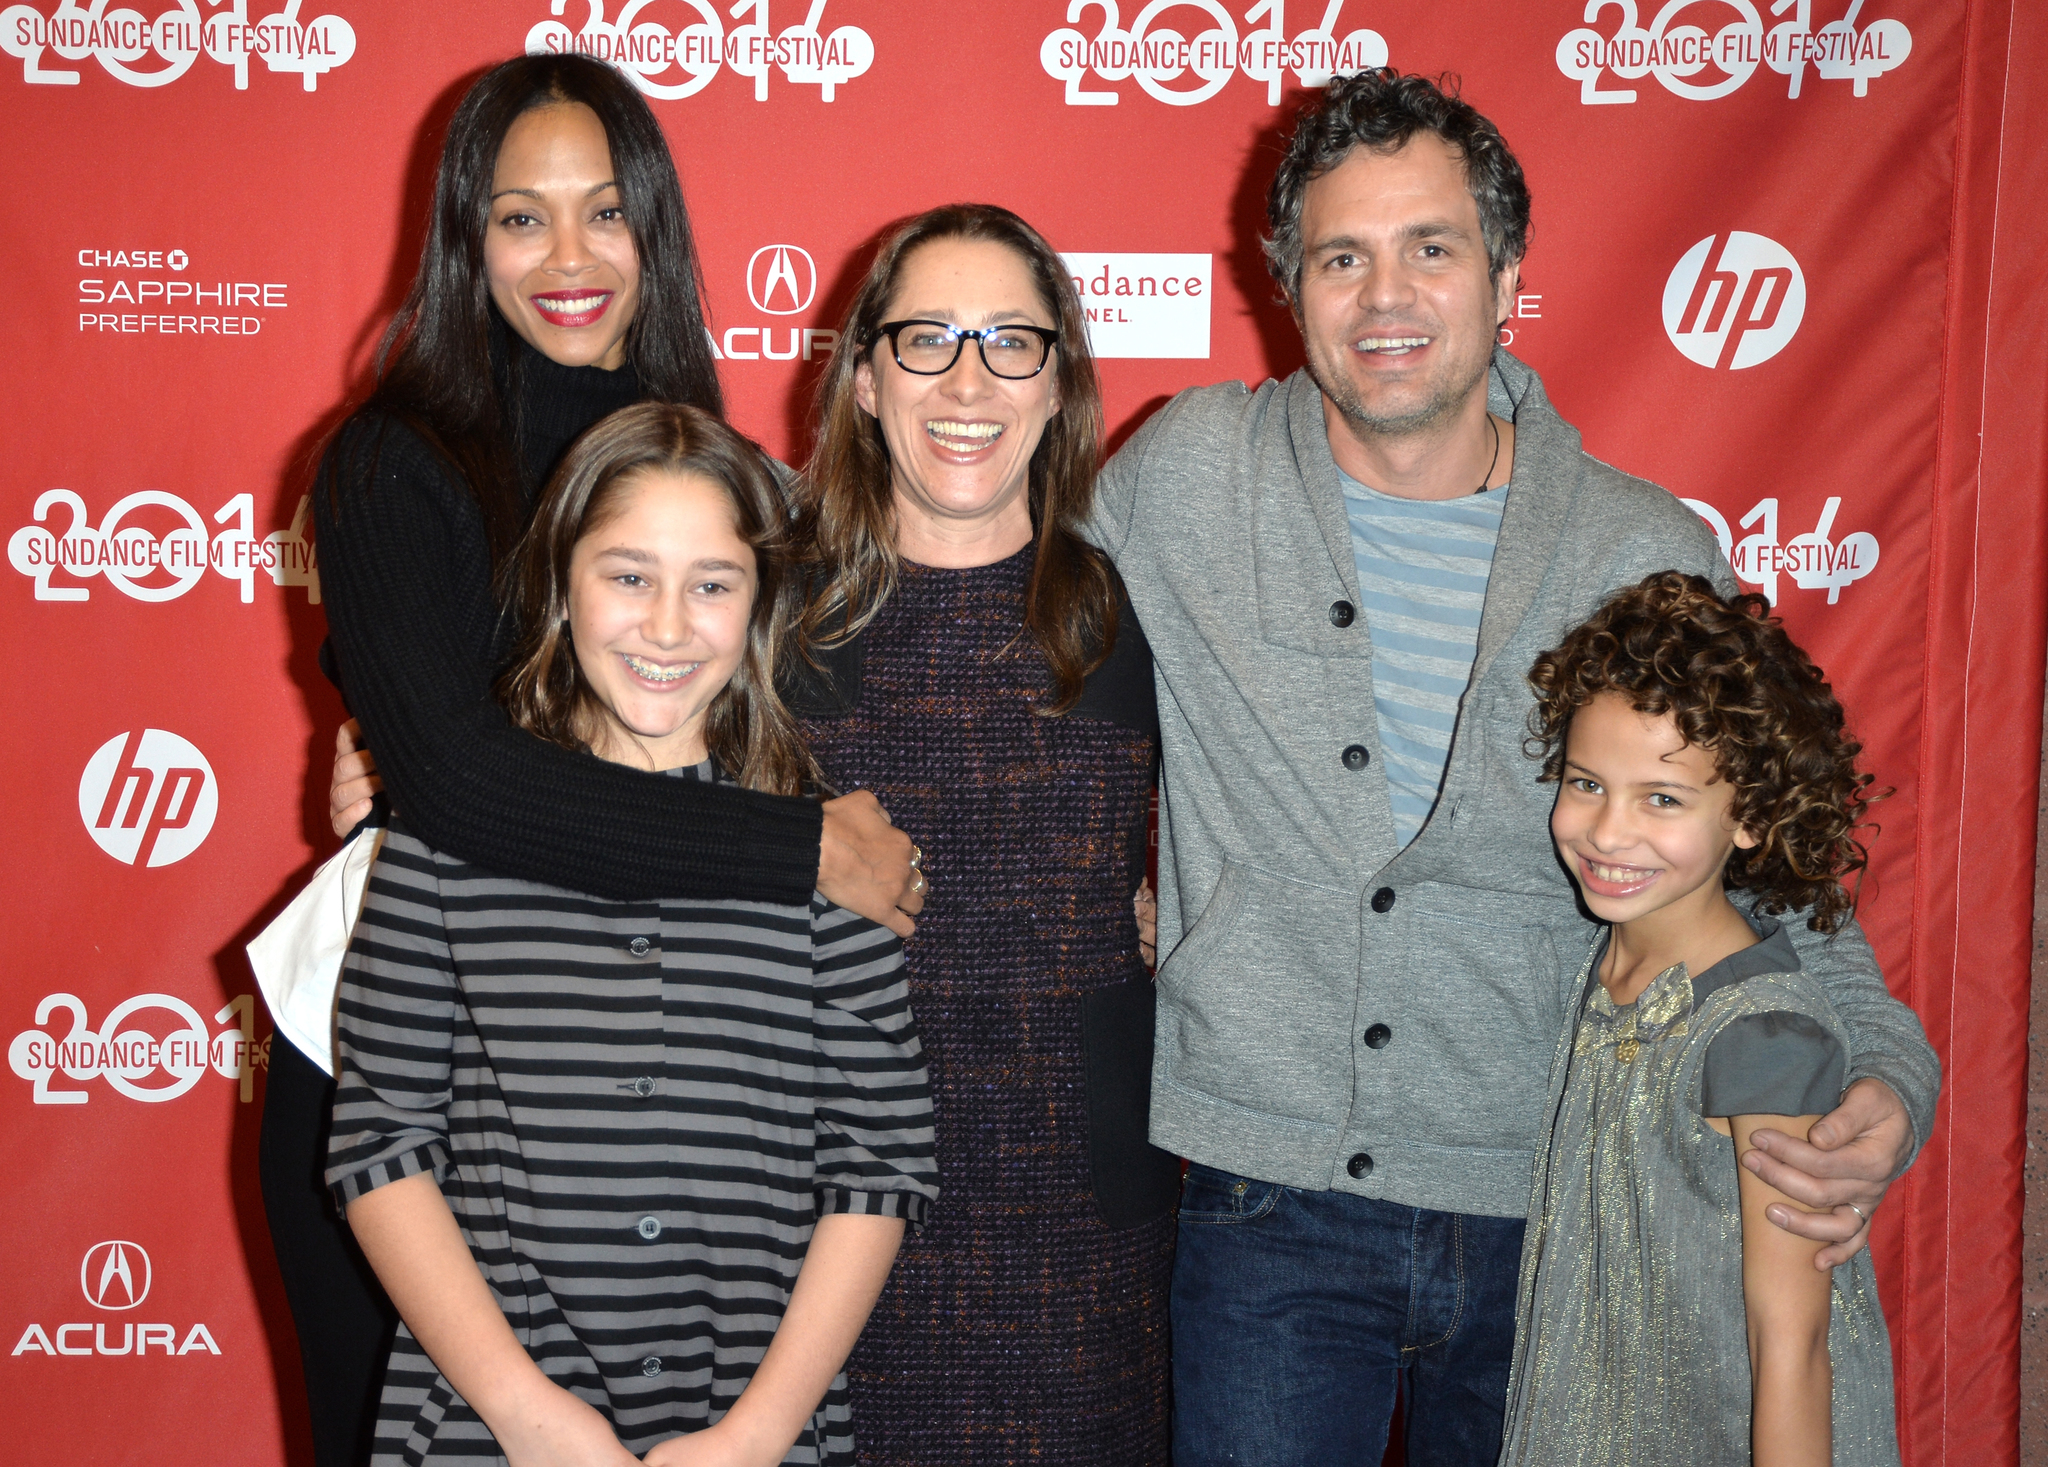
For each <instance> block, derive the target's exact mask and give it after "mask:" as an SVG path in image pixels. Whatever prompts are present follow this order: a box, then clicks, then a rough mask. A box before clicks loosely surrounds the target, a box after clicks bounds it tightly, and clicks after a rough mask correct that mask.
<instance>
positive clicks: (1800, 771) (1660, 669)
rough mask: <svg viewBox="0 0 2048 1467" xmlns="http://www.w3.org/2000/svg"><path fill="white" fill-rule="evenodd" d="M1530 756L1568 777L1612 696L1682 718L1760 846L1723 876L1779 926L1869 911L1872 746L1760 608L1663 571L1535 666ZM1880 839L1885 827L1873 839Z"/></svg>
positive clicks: (1825, 923)
mask: <svg viewBox="0 0 2048 1467" xmlns="http://www.w3.org/2000/svg"><path fill="white" fill-rule="evenodd" d="M1529 682H1530V684H1531V685H1532V686H1533V687H1534V688H1535V690H1536V708H1535V711H1534V712H1532V713H1531V714H1530V715H1529V730H1530V733H1531V735H1532V737H1531V738H1530V741H1529V742H1530V750H1529V752H1530V754H1531V755H1532V757H1540V758H1541V759H1542V760H1543V778H1544V779H1545V780H1548V781H1553V782H1554V781H1556V780H1558V779H1559V778H1561V777H1562V775H1563V770H1564V741H1565V734H1566V731H1567V730H1568V729H1569V728H1570V727H1571V721H1572V715H1573V714H1574V713H1576V712H1577V711H1578V710H1579V709H1581V708H1583V707H1585V706H1586V705H1587V704H1588V703H1590V702H1591V701H1592V700H1593V699H1594V698H1595V697H1597V696H1599V695H1600V694H1602V693H1619V694H1621V695H1622V696H1623V697H1625V698H1627V699H1628V700H1629V706H1630V707H1632V708H1634V709H1635V710H1636V711H1637V712H1638V713H1646V714H1649V715H1650V716H1652V717H1663V716H1665V715H1667V714H1668V715H1669V716H1670V717H1671V719H1672V720H1673V721H1674V722H1675V723H1676V725H1677V727H1678V732H1679V734H1680V735H1681V736H1683V738H1684V739H1685V741H1686V742H1687V743H1688V744H1691V745H1693V746H1694V747H1696V748H1700V749H1705V750H1707V751H1709V752H1711V753H1712V754H1713V756H1714V766H1715V769H1716V770H1717V771H1718V773H1719V774H1720V777H1721V778H1723V779H1725V780H1727V781H1728V782H1729V783H1730V784H1732V785H1733V786H1734V787H1735V800H1734V803H1733V805H1732V806H1731V807H1730V810H1729V813H1730V816H1731V817H1732V818H1733V819H1734V820H1735V822H1736V823H1737V824H1738V825H1739V826H1741V827H1742V828H1743V829H1745V830H1747V831H1748V832H1749V833H1750V834H1752V835H1754V836H1755V837H1756V838H1757V844H1756V846H1755V847H1754V848H1753V849H1751V850H1746V851H1745V850H1741V849H1739V848H1738V849H1737V850H1736V851H1735V852H1734V854H1733V855H1731V856H1730V857H1729V860H1728V867H1727V870H1726V872H1725V874H1724V876H1723V881H1724V883H1725V884H1726V885H1727V886H1728V887H1729V888H1731V889H1733V890H1738V891H1751V892H1754V893H1756V895H1757V897H1758V902H1757V910H1758V911H1760V912H1767V913H1778V912H1786V911H1804V910H1806V909H1807V908H1808V907H1811V908H1812V909H1813V915H1812V917H1811V918H1809V919H1808V922H1807V925H1808V926H1810V927H1812V928H1813V929H1814V930H1815V931H1816V932H1834V931H1836V930H1838V929H1839V928H1840V927H1841V925H1842V923H1843V922H1844V921H1846V920H1847V919H1848V918H1849V916H1850V915H1851V914H1852V913H1854V911H1855V910H1856V893H1855V892H1853V891H1851V889H1850V887H1849V882H1850V881H1851V880H1854V881H1855V882H1856V884H1857V886H1858V887H1860V886H1861V876H1862V873H1863V872H1864V870H1865V869H1866V868H1867V867H1868V865H1869V853H1868V852H1867V851H1866V850H1865V849H1864V846H1863V843H1862V842H1861V841H1860V840H1858V839H1857V838H1856V832H1857V830H1858V829H1859V827H1861V826H1862V825H1863V824H1864V823H1865V822H1864V820H1863V816H1864V814H1865V811H1866V807H1867V806H1868V805H1869V803H1870V801H1871V800H1873V799H1882V798H1884V796H1885V795H1886V794H1889V793H1890V791H1889V790H1886V791H1881V792H1879V793H1877V794H1868V793H1866V787H1867V786H1868V785H1869V784H1870V782H1871V776H1869V775H1868V774H1860V773H1858V772H1857V769H1856V756H1857V755H1858V754H1859V753H1861V752H1862V750H1863V746H1862V745H1861V744H1859V743H1858V742H1857V741H1856V740H1855V739H1853V738H1851V737H1850V736H1849V733H1848V730H1847V728H1846V727H1845V726H1844V719H1843V714H1842V705H1841V704H1840V703H1838V702H1837V701H1835V694H1834V690H1833V689H1832V688H1830V687H1829V686H1828V683H1827V680H1826V678H1825V677H1824V676H1823V675H1822V673H1821V670H1820V669H1819V668H1818V667H1816V666H1814V664H1813V660H1812V659H1811V658H1809V657H1808V656H1807V655H1806V654H1805V653H1804V652H1802V651H1801V650H1800V649H1799V647H1798V646H1797V645H1796V644H1795V643H1794V642H1793V641H1792V639H1791V638H1790V637H1789V636H1787V635H1786V634H1785V627H1784V624H1783V623H1782V622H1780V621H1779V620H1778V618H1776V617H1774V616H1772V615H1771V606H1770V602H1768V601H1766V600H1765V599H1764V598H1763V597H1761V596H1756V595H1746V596H1737V597H1735V598H1734V599H1733V600H1724V599H1723V598H1722V597H1721V596H1720V595H1718V594H1717V593H1716V592H1715V590H1714V588H1713V586H1712V585H1711V584H1709V583H1708V582H1707V581H1705V580H1703V579H1701V578H1700V577H1699V576H1688V575H1681V574H1680V573H1679V572H1677V571H1662V572H1660V573H1658V574H1656V575H1653V576H1648V577H1646V578H1644V579H1643V580H1642V581H1640V582H1638V583H1637V584H1635V585H1633V586H1630V587H1629V588H1628V589H1627V590H1624V591H1620V592H1617V593H1616V594H1615V595H1614V596H1613V597H1612V598H1610V599H1609V600H1608V602H1607V603H1606V605H1604V606H1602V607H1601V608H1600V609H1599V610H1598V611H1596V612H1595V613H1593V615H1592V617H1591V618H1590V619H1588V620H1587V621H1586V623H1585V624H1584V625H1583V626H1580V627H1579V628H1577V629H1576V630H1575V631H1573V632H1572V633H1571V634H1570V635H1569V636H1567V637H1566V638H1565V639H1564V644H1563V645H1562V646H1560V647H1558V648H1556V649H1555V650H1554V651H1550V652H1545V653H1544V654H1543V655H1542V656H1541V657H1538V658H1537V659H1536V665H1535V666H1534V667H1533V668H1531V669H1530V671H1529ZM1872 829H1873V831H1874V830H1875V827H1872Z"/></svg>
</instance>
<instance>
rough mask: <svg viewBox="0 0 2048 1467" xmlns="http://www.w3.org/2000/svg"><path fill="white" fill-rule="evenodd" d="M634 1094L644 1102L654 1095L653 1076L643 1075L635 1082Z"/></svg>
mask: <svg viewBox="0 0 2048 1467" xmlns="http://www.w3.org/2000/svg"><path fill="white" fill-rule="evenodd" d="M633 1093H634V1094H635V1095H637V1096H639V1097H640V1098H641V1099H642V1100H645V1099H646V1098H647V1097H648V1096H650V1095H652V1094H653V1093H654V1077H653V1076H652V1075H642V1076H641V1077H640V1078H639V1079H637V1080H635V1081H634V1082H633Z"/></svg>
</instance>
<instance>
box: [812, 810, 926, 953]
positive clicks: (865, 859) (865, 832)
mask: <svg viewBox="0 0 2048 1467" xmlns="http://www.w3.org/2000/svg"><path fill="white" fill-rule="evenodd" d="M913 856H917V857H918V860H920V861H921V860H922V856H921V855H919V853H918V850H917V847H916V846H914V845H912V844H911V842H910V837H909V836H907V835H905V834H904V833H903V832H902V831H900V830H898V829H897V828H896V827H895V826H893V825H891V824H890V823H889V812H888V811H887V810H884V809H883V808H882V802H881V801H880V800H878V799H876V798H875V796H874V792H873V791H872V790H855V791H854V792H853V793H852V794H850V795H841V796H840V797H839V798H838V799H836V800H827V801H825V833H824V835H823V837H822V838H821V839H820V840H819V843H818V890H819V891H821V892H823V893H824V894H825V900H826V901H828V902H832V903H834V904H836V905H838V906H842V907H844V908H846V910H847V911H849V912H858V913H859V914H860V915H861V916H863V917H865V918H867V919H868V920H869V921H870V922H878V923H880V924H881V925H882V926H884V927H886V928H888V929H889V930H890V931H891V932H893V933H895V934H896V935H897V936H898V937H908V936H910V934H911V933H913V932H915V931H917V924H916V923H915V922H913V921H911V920H910V919H911V918H912V917H915V916H916V915H917V914H918V913H919V912H921V911H923V910H924V894H925V889H926V881H925V875H924V873H923V872H922V871H919V870H916V869H914V865H913V861H912V857H913Z"/></svg>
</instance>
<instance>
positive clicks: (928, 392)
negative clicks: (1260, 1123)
mask: <svg viewBox="0 0 2048 1467" xmlns="http://www.w3.org/2000/svg"><path fill="white" fill-rule="evenodd" d="M841 340H842V341H843V342H844V343H846V347H845V348H844V349H842V350H841V351H840V352H839V353H837V354H836V355H835V357H834V360H833V363H832V367H831V369H830V371H829V372H828V374H827V376H826V378H825V380H824V382H823V383H822V384H821V387H820V393H819V412H818V444H817V451H816V455H815V457H814V458H813V459H812V461H811V464H810V467H809V468H808V470H807V471H806V473H805V475H804V478H803V481H802V484H801V487H800V490H799V499H800V504H801V526H800V528H801V531H802V536H803V539H804V540H805V542H806V544H807V547H808V557H809V560H810V563H811V567H812V571H811V597H810V605H809V609H808V614H807V619H806V632H807V634H808V638H809V640H810V643H811V646H812V649H813V656H814V658H815V660H816V662H817V664H818V666H817V671H816V675H815V677H814V678H813V679H812V681H813V684H814V685H813V686H812V687H810V688H809V689H808V690H805V691H802V692H800V693H799V694H798V695H797V698H796V700H795V701H796V702H797V705H798V707H799V708H800V710H802V711H804V712H805V713H806V715H807V716H806V719H805V726H806V732H807V733H808V735H809V737H810V739H811V743H812V748H813V750H814V751H815V753H816V755H817V758H818V762H819V764H820V765H821V766H822V768H823V769H824V771H825V774H826V776H827V778H828V779H830V780H831V781H832V782H833V783H834V785H835V786H836V787H837V788H839V789H841V790H847V789H855V788H864V789H871V790H873V791H874V792H875V794H876V795H878V796H879V797H880V798H881V801H882V803H883V805H884V806H885V807H887V809H888V810H889V811H890V813H891V814H892V815H893V816H894V817H895V819H896V821H897V822H898V823H899V824H900V825H902V826H903V827H904V828H906V829H909V830H914V831H916V832H918V840H919V841H920V842H921V843H922V847H923V849H922V851H921V853H920V857H919V859H920V860H921V863H922V870H923V871H924V872H925V873H928V874H929V878H930V888H931V889H930V893H929V896H928V898H927V902H926V906H925V909H924V916H923V920H922V923H921V925H920V927H919V929H918V934H917V936H916V937H915V938H914V939H913V940H912V941H911V942H910V943H909V944H908V947H907V955H908V964H909V972H910V985H911V1003H912V1011H913V1013H914V1014H915V1015H916V1018H917V1023H918V1027H919V1030H920V1032H921V1035H922V1038H923V1042H924V1047H925V1054H926V1058H927V1062H928V1064H929V1067H930V1073H931V1083H932V1091H933V1105H934V1110H935V1112H936V1118H937V1128H938V1159H939V1168H940V1175H941V1177H942V1179H943V1180H942V1185H943V1188H944V1201H943V1202H942V1203H940V1204H939V1205H938V1207H936V1208H935V1209H934V1211H933V1215H932V1219H931V1221H930V1223H929V1225H928V1226H927V1227H926V1229H925V1230H924V1233H923V1235H922V1236H921V1237H914V1238H911V1239H908V1240H906V1243H905V1245H904V1248H903V1250H902V1252H901V1254H900V1255H899V1257H898V1261H897V1264H896V1268H895V1271H894V1273H893V1274H892V1276H891V1277H890V1280H889V1283H888V1285H887V1286H886V1288H885V1290H884V1292H883V1295H882V1298H881V1302H880V1303H879V1304H878V1305H877V1306H876V1308H875V1311H874V1314H873V1315H872V1316H871V1318H870V1320H869V1324H868V1327H867V1331H866V1333H865V1334H864V1335H863V1336H862V1338H861V1341H860V1344H859V1345H858V1346H857V1347H856V1350H855V1354H854V1358H853V1360H852V1362H851V1364H850V1366H849V1377H850V1380H851V1382H852V1386H853V1397H854V1412H855V1419H856V1422H857V1423H858V1430H857V1437H858V1440H859V1443H860V1447H859V1450H860V1457H861V1460H862V1462H863V1463H867V1464H874V1467H882V1464H888V1467H895V1464H906V1463H944V1464H947V1467H961V1464H982V1463H989V1464H993V1463H1009V1462H1018V1461H1024V1460H1027V1459H1028V1460H1030V1461H1032V1462H1034V1463H1043V1464H1048V1467H1051V1464H1060V1463H1075V1464H1081V1463H1085V1464H1089V1467H1098V1464H1101V1463H1105V1462H1114V1463H1117V1464H1119V1467H1127V1464H1128V1467H1137V1464H1148V1463H1159V1464H1163V1463H1165V1461H1166V1460H1167V1441H1168V1437H1167V1411H1166V1405H1167V1402H1166V1386H1167V1285H1168V1280H1169V1275H1170V1272H1171V1262H1172V1249H1173V1230H1174V1218H1173V1203H1174V1199H1175V1195H1176V1193H1177V1191H1178V1180H1179V1168H1178V1164H1177V1163H1176V1162H1175V1161H1174V1160H1173V1159H1172V1158H1170V1157H1167V1156H1165V1155H1164V1154H1163V1153H1161V1152H1157V1151H1154V1150H1152V1149H1151V1148H1149V1147H1147V1146H1146V1145H1145V1143H1144V1139H1143V1138H1144V1123H1145V1116H1144V1111H1145V1103H1146V1088H1147V1087H1146V1081H1147V1071H1148V1070H1149V1062H1150V1048H1151V1029H1150V1017H1149V1016H1150V1009H1151V993H1150V981H1149V979H1148V978H1147V977H1146V975H1145V969H1144V966H1143V964H1142V962H1141V959H1140V957H1139V947H1138V931H1137V927H1136V924H1135V922H1134V920H1133V916H1132V905H1131V903H1132V894H1133V892H1134V890H1135V889H1136V888H1137V887H1138V885H1139V883H1140V881H1141V880H1142V878H1143V875H1144V866H1145V843H1146V808H1147V803H1148V800H1149V797H1150V794H1151V789H1152V782H1153V772H1154V764H1155V758H1156V750H1157V732H1158V716H1157V711H1156V707H1155V704H1154V701H1153V688H1152V671H1151V654H1150V651H1149V649H1148V648H1147V647H1146V645H1145V641H1144V634H1143V632H1142V631H1141V630H1140V629H1139V627H1138V624H1137V621H1136V618H1135V617H1134V616H1133V615H1132V613H1131V610H1130V606H1129V604H1128V602H1126V601H1124V600H1123V596H1122V586H1121V583H1120V582H1119V581H1118V579H1117V575H1116V572H1115V570H1114V569H1113V568H1112V567H1111V565H1110V563H1109V561H1108V560H1107V559H1106V558H1105V557H1104V556H1102V555H1101V554H1100V553H1099V552H1097V551H1095V550H1094V549H1092V548H1091V547H1089V546H1088V545H1087V544H1085V543H1084V542H1083V541H1082V539H1081V537H1080V535H1079V533H1078V527H1079V526H1080V525H1081V524H1082V523H1083V522H1084V521H1085V520H1086V518H1087V515H1088V511H1089V506H1090V503H1091V501H1092V497H1093V480H1094V475H1095V471H1096V468H1097V465H1098V463H1099V456H1100V452H1101V439H1102V407H1101V400H1100V396H1099V394H1098V391H1097V387H1096V380H1095V370H1094V365H1093V363H1092V361H1091V360H1090V358H1089V355H1088V344H1087V340H1086V336H1085V325H1084V322H1083V319H1082V315H1081V307H1080V301H1079V298H1078V297H1077V296H1076V294H1075V291H1074V287H1073V284H1072V282H1071V281H1070V280H1069V278H1068V276H1067V274H1066V270H1065V267H1064V266H1063V264H1062V263H1061V261H1060V258H1059V256H1058V255H1057V254H1056V253H1055V252H1054V251H1053V249H1052V247H1051V246H1050V245H1048V244H1047V243H1046V242H1045V240H1044V239H1043V238H1041V237H1040V236H1039V234H1038V233H1037V231H1036V230H1034V229H1032V228H1031V226H1029V225H1028V224H1026V223H1025V222H1024V221H1023V220H1021V219H1019V218H1018V217H1017V216H1016V215H1014V214H1011V213H1010V212H1008V211H1007V210H1003V209H997V208H992V207H988V206H984V205H952V206H948V207H946V208H941V209H935V210H932V211H930V212H929V213H926V214H923V215H920V216H918V217H917V218H915V219H913V220H911V221H910V222H909V223H908V224H907V225H905V226H904V227H903V228H902V229H900V230H899V231H898V232H897V233H896V234H895V235H894V236H893V237H892V238H891V239H890V240H889V242H888V243H887V244H886V245H884V246H883V248H882V251H881V254H880V256H879V258H878V259H877V260H876V262H875V264H874V267H873V268H872V269H871V270H870V271H869V273H868V276H867V279H866V280H865V282H864V283H863V284H862V286H861V289H860V292H859V294H858V295H857V296H856V297H855V300H854V303H853V307H852V310H851V313H850V316H849V319H848V321H847V322H846V325H845V328H844V331H843V333H842V337H841Z"/></svg>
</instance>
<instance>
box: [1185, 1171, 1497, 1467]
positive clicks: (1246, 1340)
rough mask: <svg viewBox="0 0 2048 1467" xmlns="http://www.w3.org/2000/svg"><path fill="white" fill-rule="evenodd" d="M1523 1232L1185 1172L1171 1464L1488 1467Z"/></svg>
mask: <svg viewBox="0 0 2048 1467" xmlns="http://www.w3.org/2000/svg"><path fill="white" fill-rule="evenodd" d="M1522 1227H1523V1224H1522V1220H1521V1219H1520V1218H1502V1217H1477V1216H1471V1215H1467V1214H1463V1213H1454V1212H1432V1211H1429V1210H1427V1209H1424V1208H1415V1207H1401V1206H1397V1205H1395V1204H1393V1203H1389V1202H1380V1201H1376V1200H1375V1199H1373V1198H1370V1197H1354V1196H1352V1195H1350V1194H1348V1193H1343V1192H1311V1191H1302V1190H1299V1189H1297V1188H1293V1187H1282V1186H1279V1185H1277V1184H1275V1183H1272V1182H1257V1181H1252V1180H1251V1179H1249V1178H1247V1177H1238V1176H1232V1175H1231V1174H1230V1173H1228V1172H1221V1171H1217V1170H1215V1169H1214V1168H1212V1167H1205V1166H1193V1167H1190V1168H1189V1169H1188V1176H1187V1185H1186V1190H1185V1191H1184V1192H1183V1194H1182V1200H1181V1214H1180V1244H1179V1252H1178V1254H1177V1255H1176V1256H1175V1258H1174V1265H1173V1400H1174V1421H1173V1460H1174V1467H1222V1464H1225V1463H1228V1464H1231V1467H1379V1463H1380V1461H1381V1458H1382V1457H1383V1456H1384V1454H1385V1452H1386V1447H1387V1431H1388V1423H1389V1421H1390V1419H1391V1418H1392V1415H1393V1410H1394V1401H1395V1397H1396V1394H1397V1392H1398V1393H1399V1395H1400V1397H1401V1400H1402V1415H1403V1419H1404V1422H1405V1425H1406V1445H1407V1452H1408V1461H1409V1463H1410V1467H1494V1463H1495V1461H1496V1460H1497V1459H1498V1458H1499V1456H1500V1444H1501V1425H1502V1421H1501V1418H1502V1415H1503V1413H1504V1411H1505V1409H1506V1405H1507V1389H1508V1365H1509V1363H1510V1361H1511V1359H1512V1356H1513V1352H1514V1343H1515V1284H1516V1276H1517V1274H1518V1272H1519V1265H1520V1262H1521V1256H1522Z"/></svg>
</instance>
